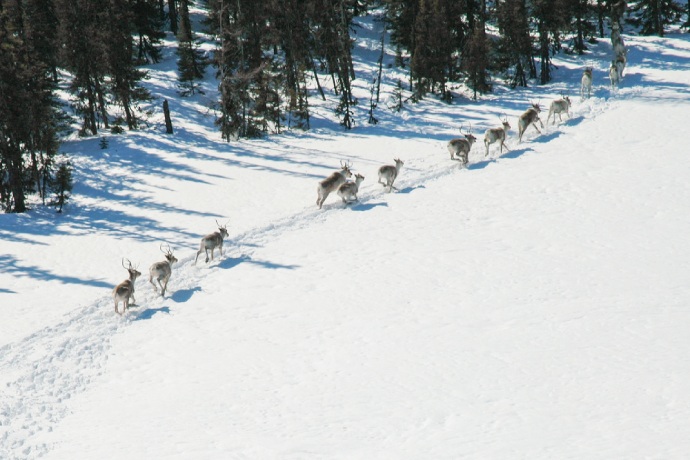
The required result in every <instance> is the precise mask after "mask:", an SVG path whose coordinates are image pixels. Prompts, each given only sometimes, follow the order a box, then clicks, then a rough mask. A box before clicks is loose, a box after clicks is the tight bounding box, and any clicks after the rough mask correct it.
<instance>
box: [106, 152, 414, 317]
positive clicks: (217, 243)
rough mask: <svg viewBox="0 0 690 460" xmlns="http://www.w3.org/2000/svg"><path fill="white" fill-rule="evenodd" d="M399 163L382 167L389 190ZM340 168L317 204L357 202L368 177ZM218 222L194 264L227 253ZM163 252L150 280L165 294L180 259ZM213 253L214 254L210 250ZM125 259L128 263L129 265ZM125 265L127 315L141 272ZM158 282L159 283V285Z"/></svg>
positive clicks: (118, 293) (122, 292) (346, 165)
mask: <svg viewBox="0 0 690 460" xmlns="http://www.w3.org/2000/svg"><path fill="white" fill-rule="evenodd" d="M394 161H395V164H393V165H383V166H381V167H380V168H379V171H378V173H379V183H380V184H382V185H383V186H384V188H387V189H388V191H389V192H390V191H392V190H397V189H396V188H395V186H394V185H393V183H394V182H395V179H396V178H397V177H398V173H399V172H400V168H402V166H403V164H404V163H403V161H402V160H400V159H399V158H396V159H395V160H394ZM340 165H341V169H340V171H335V172H333V174H331V175H330V176H328V177H327V178H325V179H324V180H322V181H320V182H319V184H318V187H317V195H318V196H317V199H316V204H317V206H318V207H319V209H321V207H322V205H323V202H324V201H325V200H326V198H328V195H330V194H331V192H334V191H337V193H338V195H339V196H340V198H341V199H342V200H343V203H345V204H346V205H347V204H350V203H353V202H355V201H357V192H358V191H359V185H360V184H361V183H362V181H363V180H364V176H362V175H361V174H355V180H354V181H351V180H348V179H349V178H350V177H352V164H351V163H350V162H343V161H341V163H340ZM216 224H217V225H218V231H217V232H213V233H210V234H208V235H206V236H204V237H203V238H202V239H201V243H200V244H199V250H198V251H197V253H196V258H195V259H194V265H196V263H197V260H198V259H199V256H200V255H201V253H202V252H203V253H205V255H206V263H208V261H209V255H210V260H213V253H214V251H215V250H216V248H217V249H218V252H219V253H220V255H221V256H222V255H223V240H224V239H225V238H227V236H228V230H227V224H226V225H221V224H220V223H218V221H216ZM160 250H161V252H163V255H165V260H163V261H161V262H156V263H154V264H153V265H151V267H150V268H149V283H151V285H152V286H153V289H154V291H156V292H158V288H159V287H160V289H161V292H160V293H161V296H163V297H165V290H166V288H167V286H168V281H169V280H170V275H172V266H173V264H174V263H175V262H177V258H176V257H175V256H174V255H173V250H172V248H171V247H170V246H169V245H165V246H163V244H161V246H160ZM209 252H210V253H209ZM125 261H126V262H127V265H125ZM122 267H123V268H124V269H125V270H127V273H129V277H128V278H127V279H126V280H124V281H123V282H121V283H120V284H118V285H117V286H115V289H113V301H114V302H115V313H117V314H120V315H122V314H124V312H125V311H127V309H128V308H129V306H130V305H134V302H135V299H134V283H135V281H136V280H137V278H138V277H139V276H141V272H140V271H138V270H137V267H136V266H132V262H130V261H129V259H122ZM156 283H158V285H156ZM120 303H122V304H123V309H122V311H120V309H119V305H120Z"/></svg>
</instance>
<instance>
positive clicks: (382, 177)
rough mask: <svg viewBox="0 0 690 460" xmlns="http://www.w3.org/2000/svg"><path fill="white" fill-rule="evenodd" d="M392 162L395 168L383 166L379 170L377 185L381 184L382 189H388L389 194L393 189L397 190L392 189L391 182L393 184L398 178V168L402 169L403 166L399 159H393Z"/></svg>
mask: <svg viewBox="0 0 690 460" xmlns="http://www.w3.org/2000/svg"><path fill="white" fill-rule="evenodd" d="M393 161H395V166H393V165H383V166H381V167H380V168H379V184H382V185H383V186H384V187H388V191H389V192H390V191H392V190H393V189H395V190H398V189H397V188H395V187H393V182H395V179H396V178H397V177H398V173H399V172H400V168H402V167H403V165H404V164H405V163H404V162H403V161H402V160H401V159H399V158H395V159H394V160H393Z"/></svg>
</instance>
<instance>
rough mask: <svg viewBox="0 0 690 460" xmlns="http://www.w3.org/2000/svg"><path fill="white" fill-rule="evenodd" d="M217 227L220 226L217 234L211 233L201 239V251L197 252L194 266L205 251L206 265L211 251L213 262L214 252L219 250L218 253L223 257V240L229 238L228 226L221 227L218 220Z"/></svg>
mask: <svg viewBox="0 0 690 460" xmlns="http://www.w3.org/2000/svg"><path fill="white" fill-rule="evenodd" d="M216 225H218V231H217V232H213V233H209V234H208V235H206V236H205V237H203V238H202V239H201V243H200V244H199V250H198V251H197V253H196V258H195V259H194V265H196V261H197V260H198V259H199V254H201V253H202V252H204V251H205V252H206V263H208V251H209V249H210V250H211V260H213V251H214V250H215V249H216V248H218V252H220V255H221V256H222V255H223V238H227V236H228V229H227V224H225V225H220V224H219V223H218V220H216Z"/></svg>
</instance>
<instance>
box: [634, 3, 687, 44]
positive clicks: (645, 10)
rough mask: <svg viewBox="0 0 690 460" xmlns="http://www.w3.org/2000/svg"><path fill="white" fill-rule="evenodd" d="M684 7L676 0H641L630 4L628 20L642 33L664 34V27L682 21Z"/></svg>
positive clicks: (661, 35)
mask: <svg viewBox="0 0 690 460" xmlns="http://www.w3.org/2000/svg"><path fill="white" fill-rule="evenodd" d="M682 14H683V8H682V7H681V6H680V5H679V4H678V3H676V2H675V1H674V0H640V1H639V2H637V3H635V4H634V5H631V6H630V17H631V18H630V19H628V22H630V23H631V24H633V25H634V26H636V27H639V28H640V33H641V34H642V35H658V36H660V37H663V36H664V29H665V28H667V27H668V26H669V25H671V24H676V23H678V22H679V21H680V18H681V16H682Z"/></svg>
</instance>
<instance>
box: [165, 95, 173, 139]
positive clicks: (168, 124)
mask: <svg viewBox="0 0 690 460" xmlns="http://www.w3.org/2000/svg"><path fill="white" fill-rule="evenodd" d="M163 115H164V116H165V132H166V134H172V133H173V127H172V120H171V119H170V107H169V106H168V100H167V99H165V100H163Z"/></svg>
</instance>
